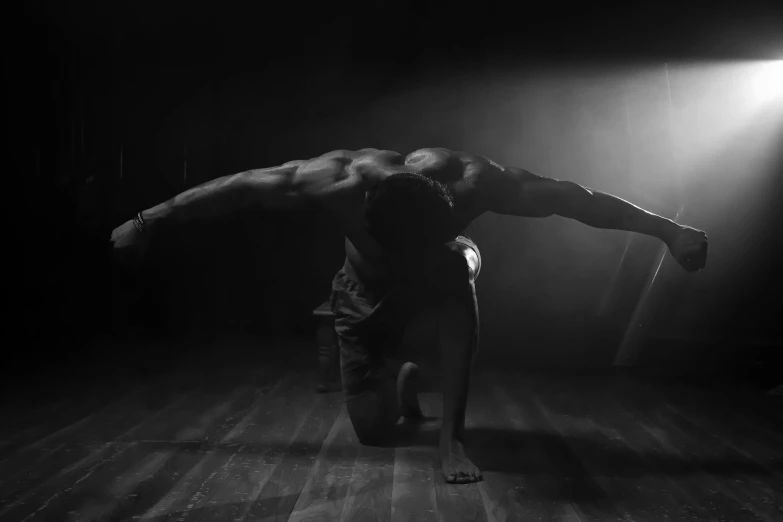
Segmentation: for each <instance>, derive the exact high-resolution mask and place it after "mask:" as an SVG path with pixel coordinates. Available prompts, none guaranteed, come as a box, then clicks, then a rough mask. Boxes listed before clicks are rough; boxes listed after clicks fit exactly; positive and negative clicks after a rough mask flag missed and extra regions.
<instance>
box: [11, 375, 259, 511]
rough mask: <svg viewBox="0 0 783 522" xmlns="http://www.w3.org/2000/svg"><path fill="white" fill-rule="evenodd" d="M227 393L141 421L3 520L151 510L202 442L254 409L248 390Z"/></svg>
mask: <svg viewBox="0 0 783 522" xmlns="http://www.w3.org/2000/svg"><path fill="white" fill-rule="evenodd" d="M227 391H228V392H226V391H218V392H216V393H212V392H205V391H203V390H201V391H198V392H196V393H194V394H193V395H192V396H189V397H187V398H186V399H185V400H184V401H182V402H181V403H179V404H178V405H177V406H176V407H175V408H172V409H171V410H170V411H167V412H166V415H156V416H154V417H153V418H151V419H148V420H147V421H145V422H142V423H141V424H140V425H139V426H137V427H135V428H134V429H133V430H132V431H131V432H130V433H129V434H126V435H125V436H124V440H121V441H119V442H115V443H112V444H109V450H108V451H105V452H103V453H101V455H100V457H99V458H97V459H91V460H90V461H89V462H88V463H85V462H79V463H77V465H74V466H73V468H75V469H76V470H78V473H73V472H72V471H71V469H67V470H64V473H61V474H60V475H58V476H57V477H54V478H53V479H50V480H49V481H47V482H46V483H45V484H43V486H42V487H41V488H40V489H39V490H38V491H36V492H35V494H34V495H32V496H31V497H30V498H29V499H28V501H27V502H25V503H24V504H23V503H18V504H16V505H15V506H9V507H10V508H11V509H9V510H8V511H7V512H4V513H3V514H2V517H0V520H17V521H18V520H38V519H49V518H51V517H53V516H54V514H55V513H61V514H62V513H71V512H73V513H76V514H77V515H79V516H81V517H84V518H91V519H106V518H111V517H115V516H116V515H117V514H118V513H126V512H128V513H135V512H136V511H138V510H144V509H146V508H148V507H149V506H150V505H152V504H154V503H155V502H157V501H158V500H159V498H160V497H161V496H162V495H163V494H165V492H166V491H168V490H169V489H170V488H171V487H172V486H173V481H175V480H176V479H177V476H178V475H179V474H180V473H182V470H183V469H185V468H187V467H188V466H189V467H192V466H193V465H195V464H196V462H197V461H198V459H199V458H200V454H203V445H204V442H205V441H207V440H209V439H210V438H212V437H215V438H218V437H219V436H221V433H223V432H226V431H228V430H229V429H230V425H231V424H230V421H231V419H233V418H234V416H235V415H237V414H238V413H239V412H241V411H242V410H243V409H246V408H248V407H249V406H250V402H251V401H252V398H253V393H252V392H253V389H251V388H250V387H247V386H244V387H238V388H234V389H233V390H231V389H229V390H227ZM88 464H89V465H88ZM187 469H189V468H187ZM162 488H163V489H162ZM33 506H38V509H33Z"/></svg>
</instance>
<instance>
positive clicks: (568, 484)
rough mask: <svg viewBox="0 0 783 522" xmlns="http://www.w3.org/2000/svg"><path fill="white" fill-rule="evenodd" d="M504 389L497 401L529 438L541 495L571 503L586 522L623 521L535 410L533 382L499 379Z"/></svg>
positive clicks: (519, 378)
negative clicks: (500, 402) (503, 405)
mask: <svg viewBox="0 0 783 522" xmlns="http://www.w3.org/2000/svg"><path fill="white" fill-rule="evenodd" d="M500 382H502V383H503V386H504V387H505V389H503V387H501V386H496V387H495V394H496V395H495V396H496V398H497V400H499V401H502V402H503V403H505V404H507V406H506V409H507V411H508V415H509V418H510V419H511V420H512V422H513V423H514V425H515V426H516V427H517V428H518V429H520V430H524V431H525V432H527V433H528V434H529V437H528V438H527V439H526V441H527V442H526V443H527V444H528V445H529V447H530V455H531V460H530V461H529V464H528V468H529V474H530V475H532V477H533V483H534V486H533V487H534V488H535V490H536V492H537V494H538V495H540V496H541V497H544V498H549V499H552V500H556V501H559V502H563V501H570V503H571V506H573V508H574V510H575V511H576V513H577V514H578V515H579V517H580V518H581V519H582V520H585V521H612V522H615V521H619V520H623V519H624V517H623V516H622V514H621V513H620V512H619V511H618V510H617V508H616V506H615V505H614V504H613V502H612V500H611V498H610V497H609V495H608V494H607V491H606V490H605V489H604V487H603V486H605V481H604V480H602V479H601V478H600V477H595V476H593V474H592V473H590V472H589V471H588V470H587V469H586V468H585V466H584V465H583V463H582V462H581V460H580V459H579V458H578V457H577V456H576V454H575V453H574V451H573V450H572V449H571V448H570V447H569V445H568V444H567V443H566V441H565V440H564V439H563V436H562V435H561V434H560V432H558V430H557V429H556V428H555V427H554V426H553V425H552V424H551V423H550V422H549V420H548V419H547V418H546V417H545V416H544V415H543V413H542V412H541V411H540V410H539V408H538V407H537V406H536V404H535V401H534V397H535V395H536V394H537V393H539V390H537V387H536V386H535V383H534V382H532V380H531V378H529V377H526V376H523V375H519V374H509V375H505V376H503V377H501V378H500Z"/></svg>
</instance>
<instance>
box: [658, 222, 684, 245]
mask: <svg viewBox="0 0 783 522" xmlns="http://www.w3.org/2000/svg"><path fill="white" fill-rule="evenodd" d="M662 219H663V223H662V227H661V234H660V236H659V237H660V239H661V240H662V241H663V242H664V243H666V244H667V245H668V244H670V243H671V242H672V241H674V238H675V237H677V234H679V233H680V230H681V228H682V227H680V225H678V224H677V223H675V222H674V221H672V220H671V219H667V218H662Z"/></svg>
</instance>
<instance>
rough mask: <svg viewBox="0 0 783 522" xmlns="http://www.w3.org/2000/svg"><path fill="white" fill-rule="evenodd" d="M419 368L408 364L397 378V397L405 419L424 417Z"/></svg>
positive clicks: (403, 366)
mask: <svg viewBox="0 0 783 522" xmlns="http://www.w3.org/2000/svg"><path fill="white" fill-rule="evenodd" d="M418 377H419V367H418V366H417V365H416V364H414V363H412V362H406V363H405V364H403V365H402V368H400V374H399V375H398V376H397V397H398V399H399V401H400V414H401V415H402V416H403V417H405V419H421V418H423V417H424V415H423V414H422V412H421V406H420V405H419V382H418Z"/></svg>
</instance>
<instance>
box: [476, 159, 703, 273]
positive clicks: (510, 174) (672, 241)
mask: <svg viewBox="0 0 783 522" xmlns="http://www.w3.org/2000/svg"><path fill="white" fill-rule="evenodd" d="M499 170H500V171H499V172H497V173H495V175H493V176H492V177H491V178H490V180H489V182H488V185H489V186H488V187H487V188H488V189H489V190H488V192H490V193H491V194H490V196H489V197H488V203H487V206H488V210H490V211H494V212H498V213H501V214H511V215H517V216H528V217H545V216H551V215H558V216H563V217H567V218H571V219H575V220H577V221H580V222H582V223H584V224H586V225H589V226H591V227H595V228H605V229H613V230H627V231H630V232H637V233H640V234H646V235H648V236H652V237H656V238H658V239H660V240H661V241H663V242H664V243H666V245H667V246H668V247H669V250H671V252H672V255H673V256H674V257H675V259H676V260H677V261H678V262H679V263H680V264H681V265H682V266H683V267H684V268H685V269H686V270H688V271H693V270H700V269H701V268H704V266H705V264H706V260H707V235H706V234H705V233H704V232H703V231H701V230H697V229H694V228H691V227H686V226H683V225H680V224H678V223H675V222H674V221H672V220H671V219H667V218H665V217H662V216H658V215H656V214H653V213H652V212H648V211H646V210H644V209H643V208H640V207H638V206H636V205H634V204H633V203H629V202H628V201H625V200H623V199H621V198H618V197H616V196H612V195H611V194H607V193H605V192H601V191H598V190H594V189H589V188H587V187H583V186H581V185H579V184H577V183H573V182H571V181H560V180H555V179H550V178H545V177H542V176H537V175H535V174H533V173H531V172H528V171H526V170H523V169H515V168H506V169H499Z"/></svg>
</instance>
